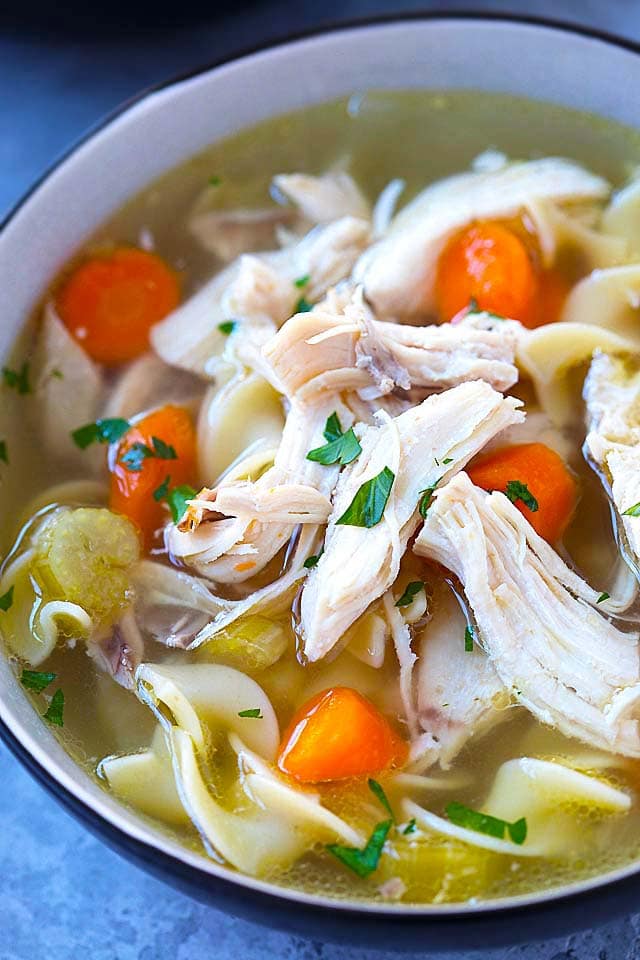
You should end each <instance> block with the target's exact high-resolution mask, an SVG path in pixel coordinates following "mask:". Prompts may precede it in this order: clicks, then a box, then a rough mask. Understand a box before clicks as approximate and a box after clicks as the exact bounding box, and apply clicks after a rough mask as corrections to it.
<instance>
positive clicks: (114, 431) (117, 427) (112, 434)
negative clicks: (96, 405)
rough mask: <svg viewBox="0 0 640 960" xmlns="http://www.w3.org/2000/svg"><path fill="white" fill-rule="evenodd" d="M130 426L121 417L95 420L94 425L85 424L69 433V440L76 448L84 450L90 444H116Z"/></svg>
mask: <svg viewBox="0 0 640 960" xmlns="http://www.w3.org/2000/svg"><path fill="white" fill-rule="evenodd" d="M130 426H131V424H130V423H129V421H128V420H123V419H122V417H112V418H110V419H107V420H96V421H95V423H85V425H84V426H83V427H78V429H77V430H73V431H72V433H71V439H72V440H73V442H74V443H75V445H76V447H80V449H81V450H86V448H87V447H90V446H91V444H92V443H116V441H118V440H120V439H121V438H122V437H123V436H124V435H125V433H126V432H127V430H128V429H129V428H130Z"/></svg>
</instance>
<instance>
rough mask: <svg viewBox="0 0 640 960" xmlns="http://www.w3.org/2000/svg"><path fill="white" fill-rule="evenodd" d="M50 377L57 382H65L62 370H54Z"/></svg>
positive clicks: (55, 368)
mask: <svg viewBox="0 0 640 960" xmlns="http://www.w3.org/2000/svg"><path fill="white" fill-rule="evenodd" d="M50 376H52V377H53V378H54V379H55V380H64V373H63V372H62V370H58V368H57V367H54V368H53V370H52V371H51V374H50Z"/></svg>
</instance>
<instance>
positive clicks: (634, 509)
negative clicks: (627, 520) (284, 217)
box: [622, 503, 640, 517]
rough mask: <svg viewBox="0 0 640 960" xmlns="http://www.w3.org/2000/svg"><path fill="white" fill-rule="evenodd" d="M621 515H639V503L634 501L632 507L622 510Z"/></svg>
mask: <svg viewBox="0 0 640 960" xmlns="http://www.w3.org/2000/svg"><path fill="white" fill-rule="evenodd" d="M622 516H623V517H640V503H634V505H633V506H632V507H629V508H628V509H627V510H623V511H622Z"/></svg>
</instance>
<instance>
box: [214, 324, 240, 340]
mask: <svg viewBox="0 0 640 960" xmlns="http://www.w3.org/2000/svg"><path fill="white" fill-rule="evenodd" d="M237 322H238V321H237V320H225V321H224V322H223V323H219V324H218V330H219V331H220V333H224V335H225V337H228V336H229V334H230V333H233V331H234V330H235V328H236V325H237Z"/></svg>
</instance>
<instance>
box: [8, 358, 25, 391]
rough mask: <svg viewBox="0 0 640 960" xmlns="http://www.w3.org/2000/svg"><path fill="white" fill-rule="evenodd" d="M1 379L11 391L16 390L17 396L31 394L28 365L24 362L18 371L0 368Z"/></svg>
mask: <svg viewBox="0 0 640 960" xmlns="http://www.w3.org/2000/svg"><path fill="white" fill-rule="evenodd" d="M2 377H3V379H4V382H5V384H6V385H7V386H8V387H10V388H11V389H12V390H17V391H18V393H19V394H21V395H24V394H25V393H31V385H30V383H29V364H28V363H27V361H26V360H25V362H24V363H23V364H22V366H21V367H20V369H19V370H11V369H10V367H3V368H2Z"/></svg>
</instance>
